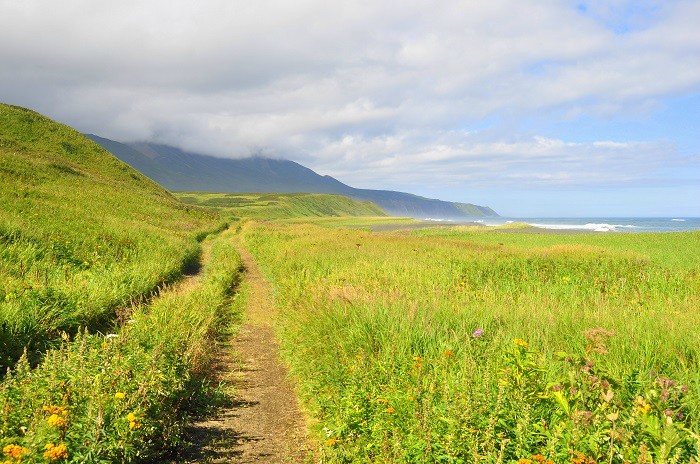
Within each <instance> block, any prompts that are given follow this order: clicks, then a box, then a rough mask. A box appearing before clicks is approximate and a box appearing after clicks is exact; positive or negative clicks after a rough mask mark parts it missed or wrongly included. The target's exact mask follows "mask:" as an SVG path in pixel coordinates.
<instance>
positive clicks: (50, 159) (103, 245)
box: [0, 105, 218, 368]
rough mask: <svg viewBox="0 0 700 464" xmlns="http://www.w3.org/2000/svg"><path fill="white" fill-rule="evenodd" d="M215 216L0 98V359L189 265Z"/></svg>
mask: <svg viewBox="0 0 700 464" xmlns="http://www.w3.org/2000/svg"><path fill="white" fill-rule="evenodd" d="M217 223H218V219H217V217H216V215H215V214H213V213H211V212H204V211H203V210H201V209H197V208H193V207H190V206H186V205H183V204H182V203H180V202H179V201H177V200H176V199H175V198H174V197H173V196H172V195H171V194H170V193H168V192H167V191H166V190H165V189H164V188H162V187H160V186H159V185H157V184H155V183H154V182H153V181H151V180H150V179H148V178H146V177H145V176H143V175H142V174H140V173H138V172H137V171H135V170H134V169H132V168H131V167H129V166H128V165H126V164H124V163H122V162H121V161H119V160H117V159H116V158H114V157H113V156H112V155H110V154H109V153H108V152H106V151H105V150H104V149H102V148H101V147H99V146H98V145H97V144H95V143H93V142H91V141H90V140H88V139H87V138H86V137H84V136H83V135H81V134H80V133H78V132H77V131H75V130H73V129H71V128H69V127H67V126H64V125H62V124H59V123H57V122H54V121H52V120H50V119H48V118H46V117H43V116H41V115H39V114H37V113H35V112H33V111H30V110H27V109H23V108H18V107H13V106H8V105H0V325H1V327H2V329H1V330H0V368H4V367H7V366H10V365H12V363H13V362H14V361H15V360H16V359H18V357H19V356H20V355H21V353H22V351H23V350H24V349H25V348H26V349H27V350H28V355H29V357H30V360H31V361H32V362H36V361H37V360H38V359H39V356H40V354H41V352H43V351H44V350H45V349H47V348H48V347H49V346H51V344H52V343H53V341H55V340H56V339H58V338H60V336H61V334H62V333H63V332H67V333H69V334H72V333H75V332H76V331H77V330H78V328H79V327H87V328H89V329H90V330H106V328H108V327H109V326H110V324H111V323H112V321H113V320H114V319H115V318H116V316H117V314H116V312H117V311H118V310H119V308H123V307H124V306H126V305H129V304H130V302H132V301H136V300H139V299H140V298H142V297H145V296H148V295H149V294H150V293H151V292H152V291H154V290H155V289H156V288H158V287H159V286H160V285H161V284H163V283H164V282H170V281H173V280H175V279H177V278H178V277H180V276H181V275H182V273H183V270H186V269H187V267H192V266H193V265H195V264H196V262H197V260H198V253H199V251H198V250H199V244H198V241H197V240H198V239H201V238H202V237H203V236H204V235H206V233H207V231H210V230H213V229H214V228H216V227H217Z"/></svg>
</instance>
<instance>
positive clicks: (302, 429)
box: [184, 246, 309, 463]
mask: <svg viewBox="0 0 700 464" xmlns="http://www.w3.org/2000/svg"><path fill="white" fill-rule="evenodd" d="M238 252H239V253H240V255H241V258H242V260H243V265H244V267H245V270H246V274H245V283H244V285H246V286H247V287H248V297H247V303H246V308H245V323H244V325H243V327H242V328H241V330H240V332H239V334H238V336H237V337H236V338H235V339H234V340H233V341H232V342H231V343H230V344H229V345H228V346H223V347H222V348H221V349H220V351H219V353H218V356H217V363H216V366H215V372H214V377H215V378H217V380H222V381H224V382H226V383H229V384H232V385H233V388H234V391H235V394H234V401H233V403H232V404H230V405H227V406H226V407H225V408H224V409H223V410H221V411H220V412H219V414H217V416H216V417H214V418H208V419H207V420H203V421H201V422H197V423H195V424H194V425H193V427H192V428H191V433H190V434H189V435H190V436H191V440H192V441H193V442H194V445H195V446H193V447H192V449H193V450H194V455H192V456H188V458H187V459H186V460H185V461H184V462H191V463H195V462H202V463H204V462H212V463H224V462H231V463H302V462H307V456H308V455H309V445H308V442H307V433H306V426H305V422H304V416H303V414H302V413H301V411H300V410H299V406H298V403H297V399H296V395H295V394H294V392H293V390H292V387H291V385H290V383H289V381H288V379H287V370H286V368H285V367H284V366H283V365H282V364H281V363H280V361H279V358H278V354H279V348H278V345H277V340H276V337H275V334H274V331H273V329H272V323H273V321H274V317H275V310H274V306H273V304H272V301H271V299H270V287H269V285H268V283H267V282H266V281H265V279H264V278H263V276H262V274H261V273H260V270H259V269H258V266H257V264H256V263H255V261H254V259H253V257H252V256H251V254H250V253H249V252H248V251H247V250H246V249H245V248H243V247H242V246H239V247H238Z"/></svg>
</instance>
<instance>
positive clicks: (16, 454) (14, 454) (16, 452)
mask: <svg viewBox="0 0 700 464" xmlns="http://www.w3.org/2000/svg"><path fill="white" fill-rule="evenodd" d="M27 451H29V450H28V449H27V448H25V447H23V446H19V445H6V446H5V447H3V449H2V452H3V453H5V454H6V455H7V456H9V457H11V458H14V459H19V458H21V457H22V455H23V454H24V453H26V452H27Z"/></svg>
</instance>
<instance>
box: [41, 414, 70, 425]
mask: <svg viewBox="0 0 700 464" xmlns="http://www.w3.org/2000/svg"><path fill="white" fill-rule="evenodd" d="M46 422H48V423H49V425H50V426H51V427H63V426H65V425H66V423H68V421H67V420H66V418H65V417H61V416H59V415H58V414H51V415H50V416H49V418H48V419H46Z"/></svg>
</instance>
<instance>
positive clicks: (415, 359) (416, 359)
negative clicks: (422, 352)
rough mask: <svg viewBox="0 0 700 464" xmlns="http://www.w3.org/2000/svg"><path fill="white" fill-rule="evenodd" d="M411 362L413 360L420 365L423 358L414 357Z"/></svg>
mask: <svg viewBox="0 0 700 464" xmlns="http://www.w3.org/2000/svg"><path fill="white" fill-rule="evenodd" d="M413 360H414V361H415V362H417V363H422V362H423V358H421V357H420V356H414V357H413Z"/></svg>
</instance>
